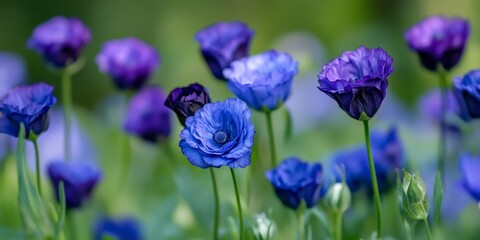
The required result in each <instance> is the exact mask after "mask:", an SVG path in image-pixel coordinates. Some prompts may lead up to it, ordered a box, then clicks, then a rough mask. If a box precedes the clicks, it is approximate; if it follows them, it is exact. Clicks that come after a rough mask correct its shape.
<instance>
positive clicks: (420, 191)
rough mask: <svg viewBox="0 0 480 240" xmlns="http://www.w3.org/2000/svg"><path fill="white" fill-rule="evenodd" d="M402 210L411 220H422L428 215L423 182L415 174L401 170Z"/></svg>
mask: <svg viewBox="0 0 480 240" xmlns="http://www.w3.org/2000/svg"><path fill="white" fill-rule="evenodd" d="M401 190H402V200H403V210H404V211H405V212H406V213H407V214H408V215H409V216H410V217H411V218H412V219H413V220H423V219H426V218H427V217H428V209H429V205H428V199H427V193H426V192H427V191H426V186H425V182H424V181H423V180H422V178H421V177H420V176H419V175H417V174H413V175H412V174H410V173H408V172H407V171H405V170H404V171H403V183H402V189H401Z"/></svg>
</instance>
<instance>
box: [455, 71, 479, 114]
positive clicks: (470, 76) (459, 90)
mask: <svg viewBox="0 0 480 240" xmlns="http://www.w3.org/2000/svg"><path fill="white" fill-rule="evenodd" d="M453 83H454V86H455V93H456V96H457V100H458V102H459V103H461V104H463V105H461V106H464V107H465V109H466V112H467V113H468V114H465V115H467V116H466V117H464V118H463V119H464V120H469V119H470V118H473V119H476V118H480V70H472V71H470V72H469V73H467V74H466V75H465V76H464V77H463V78H462V77H455V79H454V80H453Z"/></svg>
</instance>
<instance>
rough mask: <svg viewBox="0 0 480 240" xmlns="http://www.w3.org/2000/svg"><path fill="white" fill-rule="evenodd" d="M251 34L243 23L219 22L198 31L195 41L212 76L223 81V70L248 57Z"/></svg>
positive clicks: (251, 31)
mask: <svg viewBox="0 0 480 240" xmlns="http://www.w3.org/2000/svg"><path fill="white" fill-rule="evenodd" d="M253 34H254V33H253V30H251V29H250V28H249V27H248V26H247V24H245V23H242V22H220V23H215V24H213V25H210V26H208V27H206V28H204V29H202V30H200V31H199V32H198V33H197V34H196V35H195V39H196V40H197V42H198V43H199V44H200V49H201V52H202V55H203V58H204V59H205V61H206V62H207V64H208V66H209V67H210V70H211V72H212V74H213V75H214V76H215V77H216V78H217V79H220V80H223V79H225V77H224V76H223V70H224V69H225V68H227V67H229V66H230V63H232V62H233V61H235V60H237V59H240V58H243V57H246V56H247V55H248V50H249V48H250V39H251V38H252V36H253Z"/></svg>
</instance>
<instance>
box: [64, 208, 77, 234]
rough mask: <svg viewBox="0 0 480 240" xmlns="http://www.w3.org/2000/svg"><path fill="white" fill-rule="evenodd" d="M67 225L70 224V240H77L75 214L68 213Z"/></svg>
mask: <svg viewBox="0 0 480 240" xmlns="http://www.w3.org/2000/svg"><path fill="white" fill-rule="evenodd" d="M66 216H67V224H68V234H69V238H68V239H69V240H76V239H77V231H76V226H75V225H76V224H75V216H74V215H73V212H71V211H67V214H66Z"/></svg>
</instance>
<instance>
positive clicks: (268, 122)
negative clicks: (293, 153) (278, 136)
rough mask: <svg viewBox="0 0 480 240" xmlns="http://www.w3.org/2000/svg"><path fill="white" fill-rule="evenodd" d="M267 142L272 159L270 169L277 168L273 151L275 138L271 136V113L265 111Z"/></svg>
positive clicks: (275, 155) (275, 154) (275, 153)
mask: <svg viewBox="0 0 480 240" xmlns="http://www.w3.org/2000/svg"><path fill="white" fill-rule="evenodd" d="M265 115H266V116H267V127H268V140H269V141H270V157H271V158H272V166H271V167H272V168H274V167H275V166H277V152H276V151H275V137H274V136H273V123H272V112H270V111H266V112H265Z"/></svg>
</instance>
